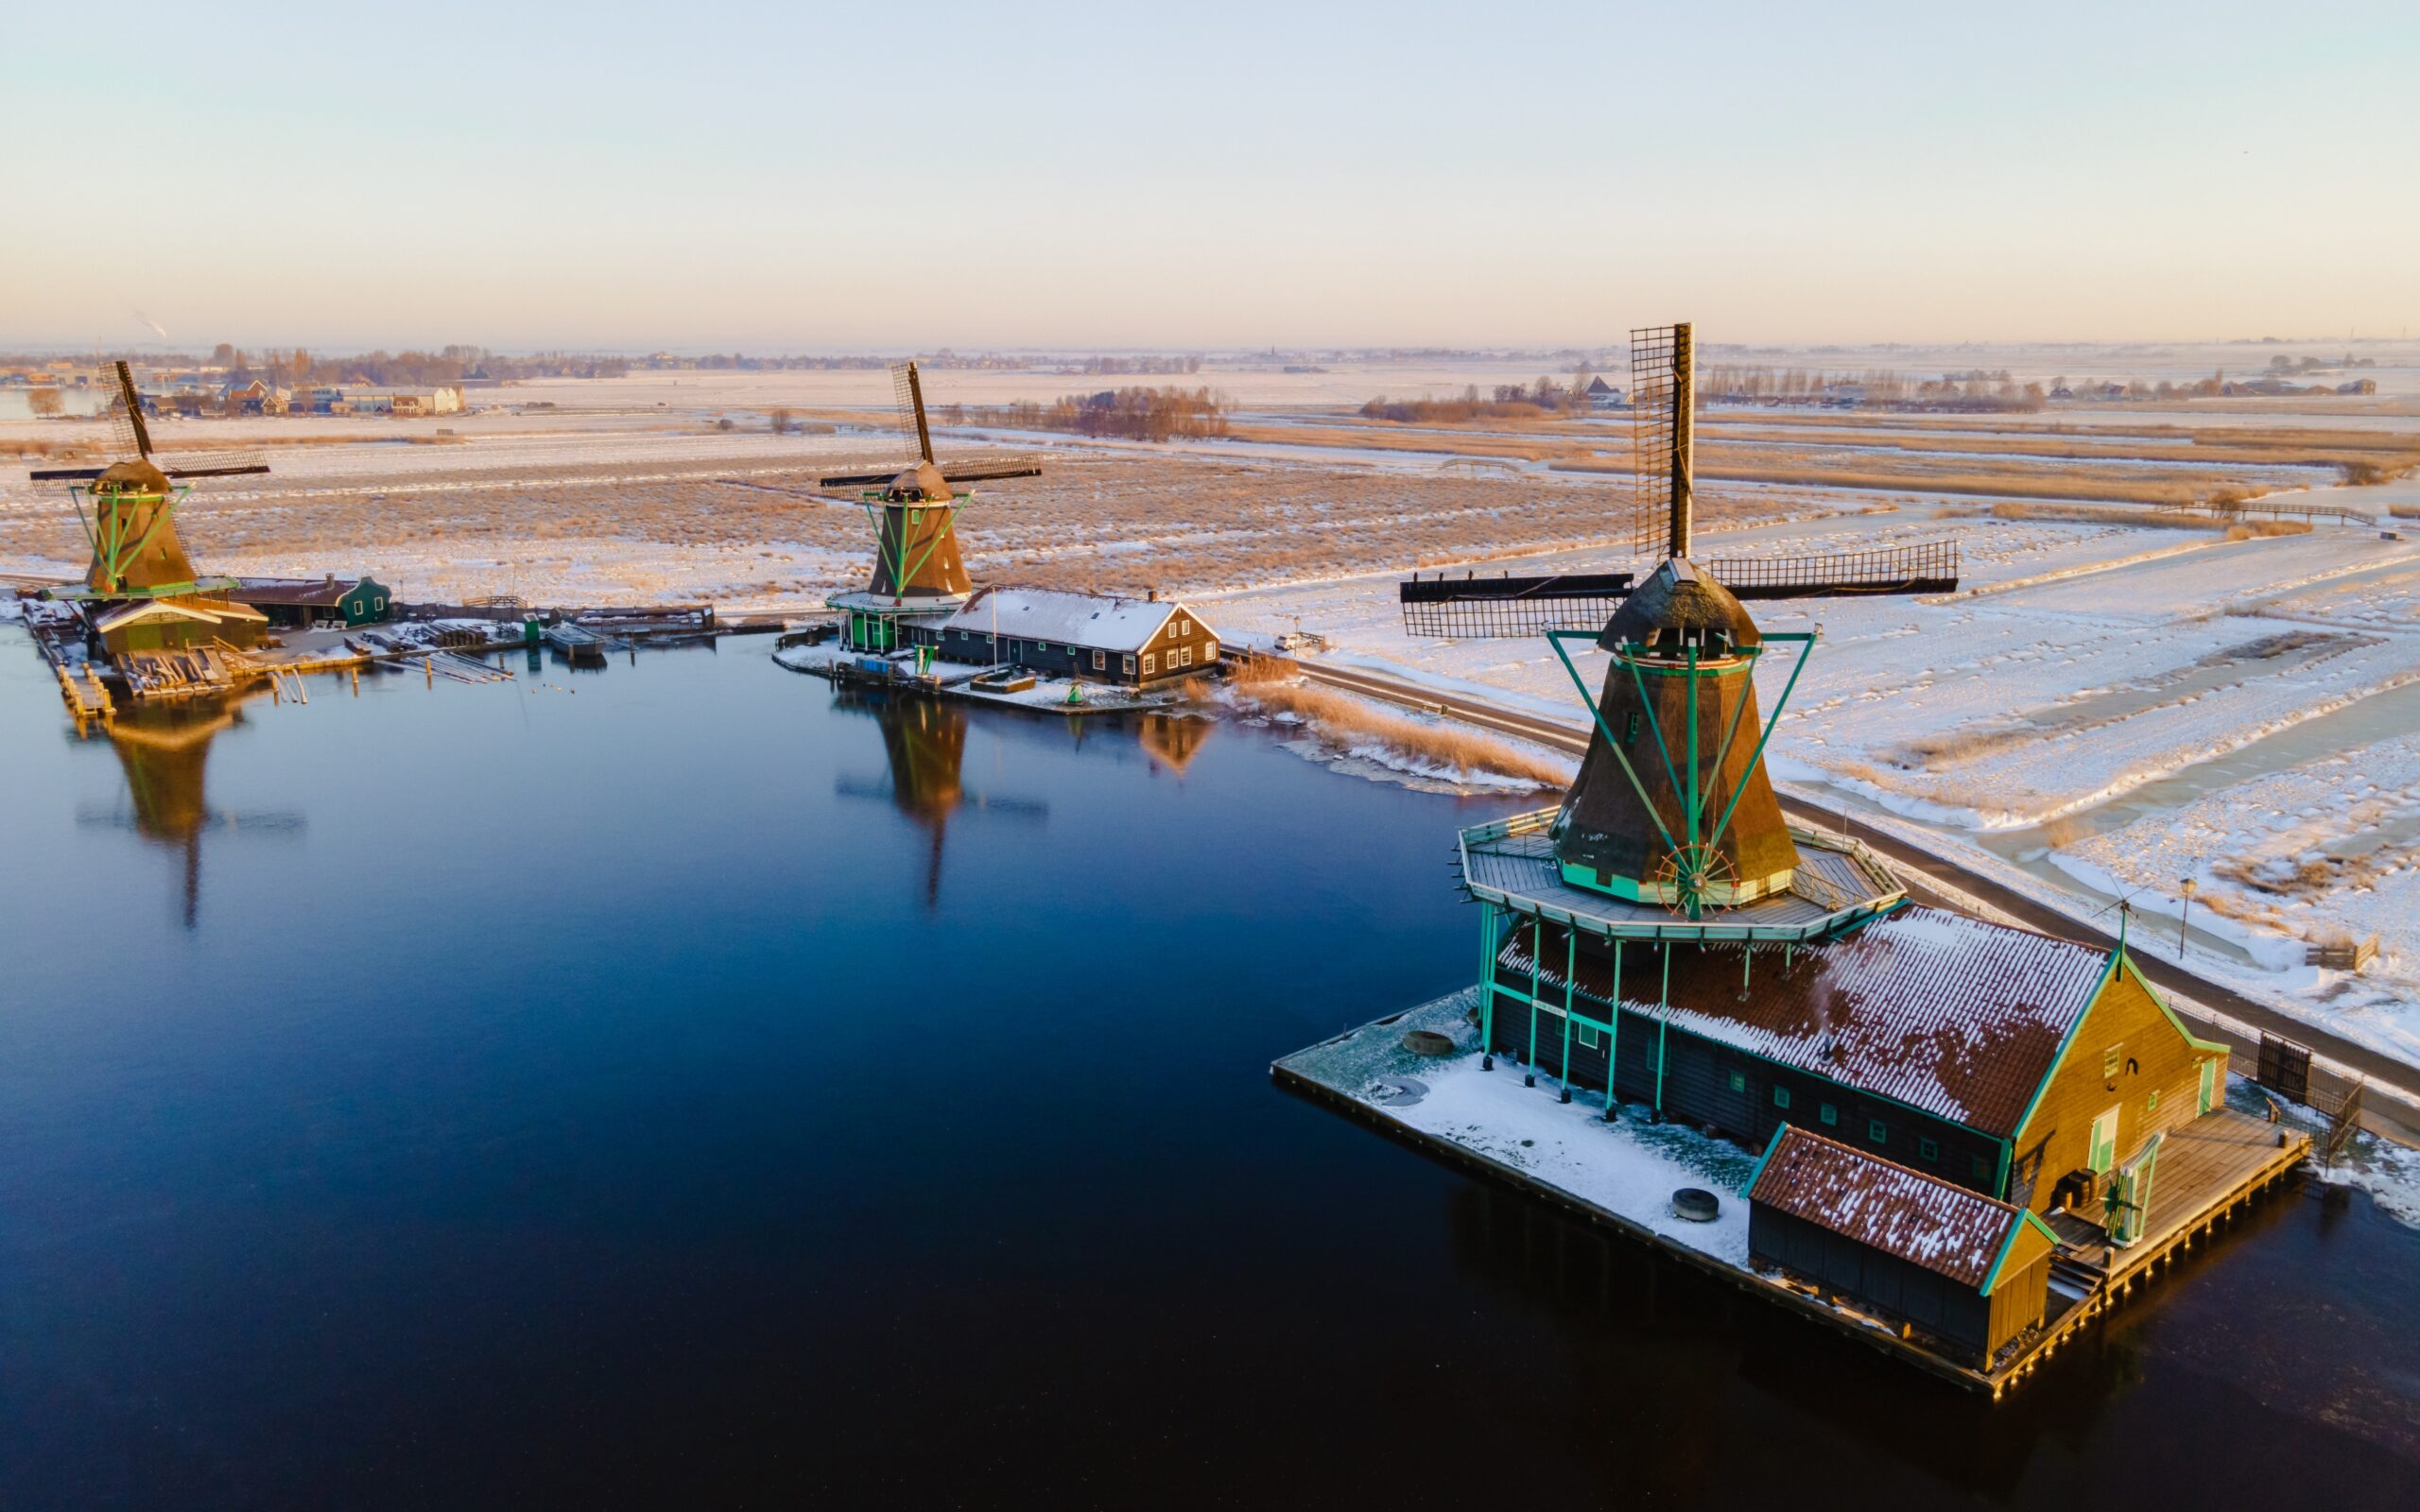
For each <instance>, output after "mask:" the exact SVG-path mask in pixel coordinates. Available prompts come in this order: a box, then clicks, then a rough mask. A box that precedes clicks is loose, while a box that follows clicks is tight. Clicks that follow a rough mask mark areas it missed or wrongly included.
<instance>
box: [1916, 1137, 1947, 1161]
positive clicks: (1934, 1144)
mask: <svg viewBox="0 0 2420 1512" xmlns="http://www.w3.org/2000/svg"><path fill="white" fill-rule="evenodd" d="M1916 1153H1917V1154H1918V1155H1921V1156H1923V1157H1924V1158H1925V1159H1926V1160H1940V1159H1941V1142H1940V1141H1939V1140H1918V1141H1916Z"/></svg>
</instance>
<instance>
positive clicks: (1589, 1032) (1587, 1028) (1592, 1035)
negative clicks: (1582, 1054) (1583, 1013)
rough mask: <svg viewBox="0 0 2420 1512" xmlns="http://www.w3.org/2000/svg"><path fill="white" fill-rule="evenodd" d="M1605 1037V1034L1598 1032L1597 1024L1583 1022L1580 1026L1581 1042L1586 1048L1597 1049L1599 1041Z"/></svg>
mask: <svg viewBox="0 0 2420 1512" xmlns="http://www.w3.org/2000/svg"><path fill="white" fill-rule="evenodd" d="M1603 1039H1604V1036H1603V1035H1602V1034H1600V1033H1599V1032H1598V1029H1597V1026H1596V1025H1595V1024H1593V1023H1583V1024H1582V1025H1581V1026H1580V1043H1581V1044H1582V1046H1584V1047H1585V1048H1587V1049H1590V1050H1594V1049H1596V1048H1597V1046H1598V1044H1599V1041H1601V1040H1603Z"/></svg>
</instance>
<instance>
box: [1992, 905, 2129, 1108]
mask: <svg viewBox="0 0 2420 1512" xmlns="http://www.w3.org/2000/svg"><path fill="white" fill-rule="evenodd" d="M2125 958H2126V947H2125V946H2124V945H2123V944H2120V945H2119V946H2118V948H2117V949H2116V950H2113V951H2111V952H2110V953H2109V959H2108V960H2107V961H2105V962H2103V963H2102V964H2101V968H2100V976H2099V977H2098V978H2097V979H2095V980H2094V982H2093V984H2092V988H2091V989H2090V990H2089V991H2087V992H2086V993H2085V994H2084V998H2083V1009H2082V1011H2080V1012H2078V1013H2077V1014H2076V1022H2073V1023H2071V1024H2068V1025H2067V1032H2066V1034H2064V1035H2062V1036H2060V1038H2059V1048H2058V1052H2057V1053H2056V1054H2054V1055H2053V1056H2051V1057H2050V1066H2049V1069H2048V1070H2047V1071H2045V1072H2043V1073H2042V1080H2041V1082H2040V1084H2038V1085H2037V1086H2035V1088H2034V1089H2033V1095H2032V1096H2031V1097H2029V1098H2027V1099H2026V1102H2025V1111H2024V1112H2022V1113H2020V1114H2018V1115H2017V1119H2016V1127H2015V1128H2014V1129H2012V1130H2010V1131H2009V1136H2008V1137H2009V1142H2010V1143H2012V1144H2014V1143H2016V1142H2018V1141H2021V1140H2023V1139H2024V1138H2025V1131H2026V1128H2027V1126H2028V1125H2031V1123H2032V1122H2033V1115H2034V1113H2035V1112H2037V1111H2038V1110H2039V1109H2040V1108H2041V1107H2042V1099H2043V1097H2044V1096H2046V1095H2048V1092H2049V1091H2050V1083H2051V1082H2053V1081H2055V1080H2057V1079H2058V1075H2059V1068H2060V1067H2061V1066H2064V1065H2066V1063H2067V1052H2068V1051H2070V1050H2072V1049H2074V1048H2075V1043H2076V1036H2078V1035H2080V1034H2082V1033H2083V1026H2084V1022H2085V1021H2086V1020H2088V1019H2090V1018H2091V1017H2092V1010H2093V1009H2094V1008H2097V1007H2099V1006H2100V994H2101V993H2102V992H2104V991H2106V990H2107V989H2108V987H2109V979H2110V977H2112V976H2114V975H2116V974H2117V971H2118V963H2119V962H2121V961H2123V960H2124V959H2125Z"/></svg>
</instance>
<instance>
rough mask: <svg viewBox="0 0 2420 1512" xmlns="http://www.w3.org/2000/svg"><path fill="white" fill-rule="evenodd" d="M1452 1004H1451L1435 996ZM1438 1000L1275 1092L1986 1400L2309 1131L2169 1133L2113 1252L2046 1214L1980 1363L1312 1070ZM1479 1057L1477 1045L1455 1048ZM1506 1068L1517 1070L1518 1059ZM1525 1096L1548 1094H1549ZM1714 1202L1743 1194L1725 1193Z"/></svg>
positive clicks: (2229, 1211)
mask: <svg viewBox="0 0 2420 1512" xmlns="http://www.w3.org/2000/svg"><path fill="white" fill-rule="evenodd" d="M1446 1001H1451V1000H1446ZM1437 1006H1439V1005H1426V1006H1425V1007H1424V1008H1422V1009H1414V1010H1412V1011H1411V1012H1409V1013H1398V1014H1392V1015H1390V1016H1388V1017H1386V1018H1384V1019H1380V1020H1378V1021H1376V1022H1374V1023H1369V1024H1364V1025H1362V1026H1361V1027H1360V1028H1358V1029H1352V1030H1347V1031H1346V1032H1345V1033H1344V1034H1342V1035H1339V1036H1337V1037H1335V1038H1334V1039H1331V1040H1322V1041H1321V1042H1320V1043H1319V1044H1317V1045H1312V1046H1309V1047H1306V1048H1305V1049H1304V1050H1301V1051H1297V1052H1295V1053H1294V1054H1293V1055H1290V1056H1287V1057H1283V1058H1281V1059H1279V1060H1278V1061H1276V1062H1275V1063H1274V1064H1272V1065H1271V1067H1270V1076H1271V1079H1272V1080H1273V1081H1274V1082H1275V1083H1276V1084H1277V1085H1278V1086H1279V1087H1281V1088H1284V1089H1286V1090H1287V1091H1292V1092H1296V1093H1298V1094H1300V1095H1302V1096H1305V1097H1307V1098H1309V1099H1311V1100H1313V1101H1315V1102H1320V1103H1324V1104H1326V1105H1328V1106H1329V1107H1331V1108H1338V1109H1340V1110H1341V1111H1343V1112H1345V1113H1348V1114H1350V1115H1351V1116H1353V1117H1355V1118H1357V1119H1359V1120H1361V1121H1362V1122H1364V1123H1367V1124H1370V1125H1374V1126H1375V1127H1377V1128H1379V1129H1381V1130H1383V1131H1384V1132H1385V1133H1387V1134H1388V1135H1390V1136H1392V1138H1395V1139H1397V1140H1400V1141H1402V1142H1404V1143H1408V1144H1410V1145H1412V1146H1414V1147H1416V1148H1418V1149H1420V1150H1422V1151H1423V1152H1425V1153H1426V1154H1428V1155H1432V1156H1435V1157H1437V1158H1439V1159H1441V1160H1444V1161H1446V1162H1447V1163H1448V1164H1452V1165H1458V1166H1461V1167H1463V1168H1465V1169H1467V1170H1471V1171H1473V1172H1476V1173H1478V1174H1479V1175H1481V1176H1483V1177H1488V1178H1490V1179H1493V1180H1495V1181H1499V1182H1502V1183H1505V1184H1507V1185H1510V1186H1513V1187H1516V1188H1518V1189H1520V1190H1521V1191H1523V1192H1525V1193H1528V1194H1530V1195H1531V1196H1533V1197H1536V1198H1538V1199H1539V1200H1540V1201H1543V1202H1546V1203H1547V1204H1549V1205H1551V1206H1554V1207H1557V1208H1560V1209H1562V1210H1564V1211H1566V1212H1569V1213H1571V1214H1573V1215H1574V1216H1576V1217H1579V1218H1580V1219H1582V1221H1584V1222H1587V1223H1589V1224H1592V1225H1594V1226H1597V1227H1599V1228H1603V1229H1611V1230H1613V1231H1614V1232H1616V1233H1619V1234H1621V1235H1623V1236H1624V1237H1626V1238H1629V1239H1632V1240H1634V1241H1636V1242H1638V1243H1640V1244H1643V1245H1646V1246H1649V1247H1651V1248H1652V1249H1654V1250H1656V1251H1658V1252H1659V1253H1661V1254H1662V1255H1663V1256H1664V1257H1665V1258H1667V1259H1669V1260H1672V1261H1675V1262H1677V1263H1681V1264H1684V1265H1686V1266H1688V1267H1690V1268H1691V1269H1693V1270H1696V1271H1699V1272H1701V1273H1702V1274H1704V1275H1707V1276H1711V1277H1713V1278H1715V1279H1717V1280H1721V1281H1724V1282H1726V1283H1727V1284H1730V1285H1733V1286H1736V1287H1737V1288H1739V1289H1740V1290H1741V1291H1743V1292H1747V1293H1750V1294H1753V1295H1755V1296H1756V1297H1762V1298H1764V1299H1765V1300H1767V1301H1770V1302H1772V1303H1774V1304H1776V1305H1777V1306H1780V1307H1782V1308H1784V1309H1786V1310H1787V1311H1789V1312H1790V1313H1792V1314H1796V1315H1798V1316H1800V1317H1803V1318H1806V1319H1807V1320H1808V1321H1810V1322H1813V1323H1816V1324H1819V1325H1821V1326H1823V1327H1824V1328H1828V1329H1830V1330H1832V1331H1833V1332H1836V1333H1839V1334H1840V1335H1841V1336H1842V1337H1844V1338H1849V1339H1854V1340H1856V1341H1857V1342H1858V1343H1860V1344H1863V1345H1865V1346H1866V1347H1868V1348H1870V1349H1876V1350H1878V1351H1880V1352H1882V1353H1884V1354H1887V1355H1890V1356H1891V1357H1893V1358H1894V1359H1897V1360H1899V1361H1901V1362H1903V1363H1905V1364H1908V1365H1912V1366H1916V1367H1917V1368H1918V1369H1921V1370H1923V1371H1925V1372H1927V1374H1930V1375H1933V1376H1936V1377H1938V1378H1940V1379H1942V1380H1945V1381H1949V1382H1954V1383H1957V1384H1958V1385H1959V1386H1961V1387H1963V1388H1965V1389H1967V1390H1970V1391H1975V1392H1979V1393H1981V1394H1983V1395H1986V1396H1989V1397H1990V1398H1992V1399H1993V1400H1998V1399H1999V1398H2000V1397H2001V1396H2002V1395H2003V1394H2004V1393H2006V1392H2007V1391H2008V1390H2009V1389H2011V1388H2012V1387H2014V1386H2015V1385H2016V1384H2017V1383H2020V1382H2023V1381H2025V1380H2027V1379H2028V1378H2030V1377H2031V1376H2032V1374H2033V1373H2034V1372H2035V1371H2036V1370H2038V1369H2039V1368H2041V1366H2043V1365H2044V1364H2045V1363H2046V1362H2048V1360H2049V1359H2050V1358H2051V1357H2052V1356H2054V1355H2055V1354H2056V1353H2057V1352H2058V1351H2059V1350H2060V1349H2063V1348H2065V1347H2066V1345H2068V1344H2069V1343H2071V1342H2073V1341H2074V1340H2075V1339H2077V1338H2078V1337H2079V1336H2081V1335H2082V1333H2083V1331H2084V1330H2086V1329H2088V1328H2090V1327H2091V1326H2092V1324H2094V1323H2095V1322H2097V1321H2099V1320H2100V1318H2101V1317H2102V1316H2104V1315H2106V1314H2109V1313H2110V1312H2112V1311H2114V1310H2115V1309H2117V1308H2118V1307H2119V1306H2121V1305H2122V1304H2123V1303H2124V1302H2125V1301H2126V1299H2127V1298H2128V1297H2131V1296H2133V1295H2134V1294H2135V1291H2136V1290H2137V1289H2138V1288H2142V1287H2147V1286H2149V1285H2151V1284H2152V1282H2153V1280H2155V1279H2156V1278H2157V1276H2158V1273H2159V1272H2160V1270H2161V1268H2162V1267H2164V1266H2169V1265H2171V1264H2172V1263H2174V1261H2175V1260H2177V1259H2178V1258H2180V1257H2181V1256H2183V1255H2184V1254H2185V1253H2187V1251H2189V1250H2191V1249H2192V1248H2193V1247H2194V1246H2196V1245H2201V1244H2207V1243H2209V1242H2210V1241H2211V1240H2212V1239H2213V1238H2214V1237H2215V1236H2216V1235H2217V1234H2218V1232H2219V1231H2220V1230H2221V1229H2223V1228H2224V1227H2225V1226H2226V1225H2227V1224H2228V1223H2230V1222H2232V1221H2233V1220H2234V1219H2236V1218H2237V1217H2238V1216H2240V1215H2242V1214H2243V1213H2245V1212H2247V1211H2250V1209H2251V1208H2252V1206H2253V1204H2254V1203H2255V1202H2256V1201H2258V1200H2259V1199H2260V1197H2261V1196H2262V1194H2265V1193H2267V1192H2269V1191H2271V1190H2272V1189H2273V1188H2274V1187H2276V1186H2277V1185H2278V1184H2280V1183H2281V1182H2284V1181H2286V1180H2288V1179H2289V1178H2290V1177H2291V1176H2292V1174H2293V1172H2294V1169H2295V1168H2296V1167H2297V1166H2299V1165H2300V1164H2301V1163H2302V1161H2303V1159H2304V1158H2305V1156H2307V1155H2308V1153H2309V1150H2310V1139H2309V1137H2308V1135H2305V1134H2302V1133H2300V1132H2297V1131H2293V1130H2290V1129H2288V1128H2286V1127H2285V1126H2284V1125H2280V1124H2273V1123H2271V1122H2268V1121H2267V1120H2264V1119H2261V1118H2257V1117H2255V1116H2253V1115H2250V1114H2246V1113H2240V1112H2237V1111H2235V1110H2233V1109H2231V1108H2219V1109H2215V1110H2213V1111H2212V1112H2210V1113H2208V1114H2205V1115H2204V1116H2203V1117H2201V1118H2198V1119H2196V1120H2194V1121H2193V1122H2192V1123H2190V1124H2187V1125H2184V1126H2182V1127H2180V1128H2177V1129H2174V1130H2172V1131H2170V1132H2169V1135H2168V1145H2167V1148H2166V1149H2165V1151H2164V1152H2163V1153H2162V1155H2161V1157H2160V1164H2159V1172H2158V1178H2157V1180H2156V1181H2155V1182H2154V1184H2153V1186H2154V1190H2153V1194H2152V1202H2151V1207H2150V1211H2149V1212H2148V1214H2147V1215H2146V1218H2145V1221H2144V1226H2143V1235H2142V1238H2141V1239H2140V1241H2139V1242H2137V1243H2135V1244H2134V1245H2132V1246H2125V1247H2123V1248H2118V1247H2115V1246H2111V1245H2110V1244H2109V1243H2108V1236H2107V1235H2106V1233H2105V1232H2103V1231H2102V1230H2101V1229H2100V1226H2099V1225H2098V1224H2092V1223H2088V1222H2085V1221H2083V1220H2080V1219H2075V1218H2071V1217H2069V1216H2068V1215H2066V1214H2055V1215H2052V1216H2051V1219H2050V1221H2051V1224H2052V1227H2053V1228H2054V1229H2059V1230H2060V1232H2061V1238H2062V1244H2061V1246H2060V1249H2059V1251H2058V1252H2057V1254H2056V1256H2055V1258H2054V1262H2053V1265H2052V1280H2051V1286H2050V1294H2049V1297H2050V1304H2051V1310H2050V1311H2049V1312H2048V1314H2046V1315H2045V1317H2044V1318H2043V1321H2042V1324H2041V1326H2040V1327H2039V1328H2037V1329H2036V1330H2034V1331H2032V1332H2031V1333H2030V1334H2029V1335H2027V1336H2025V1337H2024V1338H2022V1339H2021V1340H2020V1341H2018V1342H2017V1343H2016V1344H2014V1345H2013V1346H2012V1347H2011V1348H2010V1349H2008V1350H2007V1351H2006V1352H2005V1353H2004V1354H2003V1355H2002V1356H2001V1357H2000V1358H1999V1359H1997V1361H1995V1362H1994V1363H1993V1365H1992V1366H1991V1367H1990V1368H1989V1369H1979V1368H1977V1367H1975V1366H1968V1365H1965V1364H1962V1363H1961V1362H1960V1361H1958V1360H1956V1359H1953V1358H1951V1357H1949V1356H1948V1355H1946V1354H1944V1353H1942V1352H1940V1351H1938V1350H1936V1349H1933V1348H1931V1347H1929V1345H1928V1344H1927V1341H1926V1340H1925V1339H1924V1338H1923V1337H1922V1336H1921V1335H1920V1334H1917V1333H1915V1332H1913V1331H1912V1330H1910V1329H1909V1328H1907V1327H1905V1326H1904V1325H1899V1324H1893V1323H1892V1322H1889V1321H1886V1320H1884V1319H1882V1318H1878V1317H1874V1316H1870V1315H1868V1314H1864V1313H1860V1312H1858V1310H1857V1309H1856V1308H1855V1307H1853V1306H1851V1305H1848V1304H1847V1303H1845V1302H1843V1301H1841V1300H1839V1299H1836V1298H1831V1297H1824V1296H1823V1295H1821V1294H1820V1293H1818V1292H1817V1291H1815V1290H1814V1289H1812V1288H1810V1287H1808V1286H1806V1285H1804V1284H1802V1283H1799V1282H1795V1281H1792V1280H1786V1279H1783V1278H1782V1277H1779V1276H1769V1275H1765V1274H1762V1273H1760V1272H1758V1271H1755V1270H1754V1269H1751V1268H1749V1267H1748V1266H1746V1265H1742V1264H1737V1263H1732V1262H1730V1261H1726V1260H1724V1259H1722V1258H1721V1257H1720V1256H1718V1255H1714V1254H1709V1253H1707V1252H1706V1251H1704V1250H1701V1249H1696V1248H1693V1247H1691V1246H1688V1245H1685V1244H1682V1243H1680V1242H1678V1241H1676V1240H1674V1239H1672V1238H1670V1237H1668V1236H1667V1235H1664V1234H1660V1233H1657V1232H1656V1231H1655V1230H1654V1229H1651V1228H1650V1227H1648V1226H1647V1225H1646V1224H1645V1223H1643V1222H1641V1221H1640V1220H1639V1217H1638V1216H1637V1215H1634V1214H1626V1213H1623V1212H1619V1211H1615V1210H1613V1209H1610V1208H1606V1207H1603V1206H1601V1205H1599V1204H1598V1203H1596V1202H1592V1201H1590V1200H1588V1199H1587V1198H1584V1197H1582V1196H1580V1195H1578V1194H1574V1193H1571V1192H1567V1191H1565V1190H1564V1189H1563V1188H1561V1187H1558V1186H1555V1185H1554V1184H1552V1183H1551V1182H1548V1181H1545V1180H1542V1179H1540V1178H1539V1177H1536V1176H1534V1175H1532V1174H1530V1172H1527V1171H1524V1170H1522V1169H1521V1168H1519V1167H1518V1166H1515V1165H1512V1164H1509V1163H1507V1162H1505V1161H1503V1160H1497V1159H1495V1158H1494V1157H1493V1156H1490V1155H1488V1154H1486V1153H1485V1152H1483V1151H1481V1150H1478V1149H1475V1148H1473V1147H1471V1146H1470V1145H1467V1144H1464V1143H1459V1142H1457V1141H1455V1140H1453V1139H1450V1138H1447V1137H1445V1136H1443V1135H1440V1134H1436V1133H1432V1132H1430V1131H1428V1130H1426V1129H1422V1128H1418V1127H1415V1126H1413V1125H1410V1124H1408V1123H1406V1122H1404V1121H1403V1120H1401V1119H1398V1118H1394V1117H1391V1116H1389V1114H1388V1112H1387V1109H1386V1108H1384V1107H1383V1106H1381V1105H1378V1104H1375V1103H1372V1102H1370V1101H1369V1100H1367V1099H1366V1098H1364V1097H1361V1096H1359V1095H1357V1093H1358V1092H1359V1091H1361V1090H1362V1088H1361V1086H1360V1085H1359V1084H1356V1085H1351V1086H1348V1085H1345V1084H1343V1082H1342V1081H1340V1080H1338V1079H1334V1078H1331V1077H1323V1076H1322V1074H1319V1069H1318V1067H1317V1065H1316V1061H1317V1058H1318V1057H1316V1055H1315V1052H1320V1051H1325V1050H1328V1049H1330V1048H1332V1047H1335V1046H1339V1045H1341V1044H1343V1043H1345V1042H1346V1041H1349V1040H1355V1039H1357V1037H1359V1036H1362V1035H1365V1034H1375V1035H1380V1036H1385V1037H1388V1038H1389V1039H1390V1040H1395V1039H1400V1038H1401V1037H1402V1036H1403V1035H1404V1034H1405V1032H1406V1031H1407V1030H1408V1029H1409V1028H1411V1027H1414V1026H1415V1025H1416V1024H1417V1025H1420V1026H1426V1027H1431V1028H1440V1027H1442V1028H1443V1029H1446V1030H1448V1031H1450V1030H1451V1029H1452V1028H1453V1023H1452V1022H1451V1020H1450V1019H1447V1018H1443V1017H1439V1018H1438V1022H1436V1023H1434V1024H1431V1023H1429V1022H1428V1019H1429V1017H1433V1016H1435V1015H1433V1014H1431V1013H1430V1010H1433V1009H1434V1008H1436V1007H1437ZM1467 1053H1468V1054H1471V1055H1476V1054H1477V1053H1478V1051H1477V1049H1476V1048H1475V1047H1473V1048H1470V1049H1469V1050H1468V1052H1467ZM1505 1074H1507V1075H1510V1076H1516V1077H1517V1076H1519V1075H1520V1074H1521V1072H1520V1071H1519V1070H1518V1069H1516V1068H1511V1067H1508V1068H1506V1071H1505ZM1535 1095H1538V1096H1541V1097H1547V1098H1551V1097H1552V1096H1554V1093H1553V1092H1552V1091H1547V1090H1545V1089H1543V1088H1542V1089H1540V1090H1538V1091H1536V1093H1535ZM1724 1200H1726V1201H1743V1200H1745V1199H1744V1198H1742V1197H1738V1196H1731V1195H1726V1197H1725V1199H1724Z"/></svg>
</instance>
